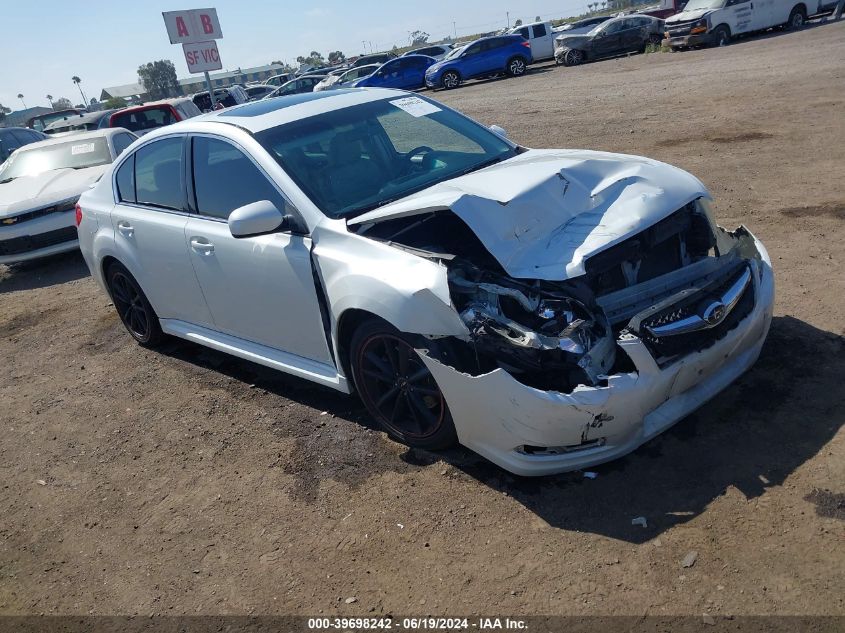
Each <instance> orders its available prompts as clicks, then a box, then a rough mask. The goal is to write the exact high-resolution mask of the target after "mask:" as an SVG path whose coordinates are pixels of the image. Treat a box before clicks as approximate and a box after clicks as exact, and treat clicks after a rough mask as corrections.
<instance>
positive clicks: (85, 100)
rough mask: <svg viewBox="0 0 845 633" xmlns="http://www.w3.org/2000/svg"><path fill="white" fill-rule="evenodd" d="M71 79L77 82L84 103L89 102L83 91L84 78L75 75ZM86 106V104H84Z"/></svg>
mask: <svg viewBox="0 0 845 633" xmlns="http://www.w3.org/2000/svg"><path fill="white" fill-rule="evenodd" d="M70 80H71V81H72V82H73V83H75V84H76V87H77V88H79V95H80V96H81V97H82V103H88V99H87V98H86V97H85V93H84V92H82V80H81V79H80V78H79V77H77V76H76V75H74V76H73V77H71V78H70ZM83 107H85V106H83Z"/></svg>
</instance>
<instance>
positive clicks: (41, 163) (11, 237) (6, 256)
mask: <svg viewBox="0 0 845 633" xmlns="http://www.w3.org/2000/svg"><path fill="white" fill-rule="evenodd" d="M137 138H138V137H137V136H135V135H134V134H132V132H130V131H129V130H124V129H123V128H107V129H104V130H97V131H94V132H79V133H76V134H73V135H70V136H65V135H60V138H55V139H50V140H47V141H40V142H38V143H32V144H31V145H26V146H24V147H21V148H20V149H18V150H16V151H15V152H14V153H13V154H12V155H11V156H10V157H9V159H8V160H7V161H6V162H5V163H3V165H2V166H0V264H12V263H16V262H22V261H27V260H31V259H37V258H39V257H46V256H48V255H55V254H56V253H63V252H65V251H71V250H75V249H76V248H77V246H78V242H77V235H76V225H75V213H74V209H75V207H76V203H77V200H79V196H80V194H81V193H82V192H83V191H85V190H86V189H88V188H89V187H90V186H91V185H92V184H94V183H95V182H96V181H97V180H99V179H100V177H101V176H102V175H103V173H104V172H105V171H106V170H107V169H108V167H109V165H110V164H111V163H112V161H114V159H115V158H117V157H118V156H119V155H120V153H121V152H122V151H123V150H125V149H126V148H127V147H128V146H129V145H131V144H132V142H133V141H135V140H136V139H137Z"/></svg>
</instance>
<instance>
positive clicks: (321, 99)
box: [144, 88, 415, 139]
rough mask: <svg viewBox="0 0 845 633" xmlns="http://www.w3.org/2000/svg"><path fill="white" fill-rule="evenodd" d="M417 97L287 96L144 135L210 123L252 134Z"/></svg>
mask: <svg viewBox="0 0 845 633" xmlns="http://www.w3.org/2000/svg"><path fill="white" fill-rule="evenodd" d="M408 96H415V95H414V93H409V92H406V91H404V90H394V89H391V88H342V89H340V90H325V91H322V92H305V93H301V94H296V95H287V96H284V97H272V98H269V99H262V100H261V101H251V102H249V103H242V104H240V105H235V106H232V107H230V108H226V109H225V110H218V111H216V112H208V113H206V114H202V115H200V116H196V117H192V118H190V119H186V120H184V121H180V122H178V123H174V124H173V125H167V126H165V127H161V128H158V129H155V130H152V131H151V132H149V133H148V134H146V135H145V136H144V138H145V139H152V138H155V137H156V136H164V135H167V134H173V133H174V132H183V133H187V132H201V131H208V126H207V125H205V124H207V123H214V124H217V125H231V126H234V127H238V128H241V129H243V130H246V131H247V132H250V133H257V132H261V131H263V130H266V129H269V128H273V127H276V126H278V125H284V124H285V123H291V122H293V121H299V120H301V119H306V118H308V117H311V116H315V115H318V114H324V113H326V112H332V111H334V110H341V109H343V108H349V107H352V106H355V105H358V104H361V103H370V102H373V101H379V100H381V99H388V98H390V97H393V98H397V99H398V98H401V97H408Z"/></svg>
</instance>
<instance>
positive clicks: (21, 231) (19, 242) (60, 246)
mask: <svg viewBox="0 0 845 633" xmlns="http://www.w3.org/2000/svg"><path fill="white" fill-rule="evenodd" d="M77 248H79V240H78V236H77V232H76V220H75V213H74V212H73V211H72V210H71V211H61V212H57V213H51V214H50V215H45V216H43V217H40V218H35V219H33V220H28V221H26V222H20V223H18V224H11V225H2V224H0V264H15V263H18V262H25V261H29V260H33V259H39V258H41V257H47V256H49V255H56V254H58V253H64V252H67V251H72V250H75V249H77Z"/></svg>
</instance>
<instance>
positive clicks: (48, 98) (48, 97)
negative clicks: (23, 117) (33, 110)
mask: <svg viewBox="0 0 845 633" xmlns="http://www.w3.org/2000/svg"><path fill="white" fill-rule="evenodd" d="M47 101H49V102H50V107H51V108H53V109H54V110H55V108H56V106H54V105H53V95H47Z"/></svg>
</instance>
